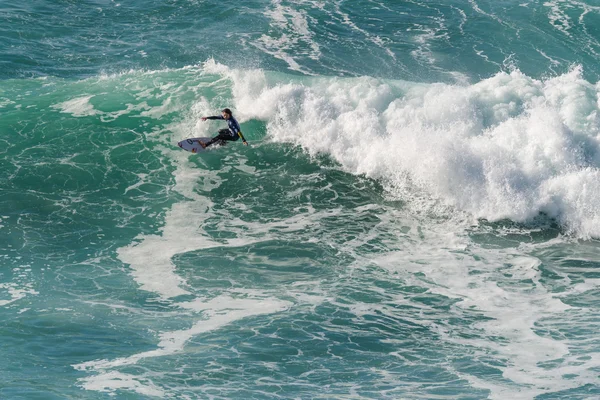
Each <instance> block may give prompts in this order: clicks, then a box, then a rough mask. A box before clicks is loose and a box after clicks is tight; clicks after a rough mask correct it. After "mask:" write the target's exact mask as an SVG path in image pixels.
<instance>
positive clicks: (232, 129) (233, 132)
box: [198, 108, 248, 148]
mask: <svg viewBox="0 0 600 400" xmlns="http://www.w3.org/2000/svg"><path fill="white" fill-rule="evenodd" d="M207 119H224V120H225V121H227V125H228V126H229V128H228V129H219V134H218V135H217V136H215V137H214V138H212V139H211V140H209V141H208V142H206V143H204V142H202V141H200V140H199V141H198V143H200V146H202V148H207V147H208V146H210V145H211V144H213V143H215V142H218V141H221V140H231V141H236V140H238V139H239V138H242V142H243V143H244V144H245V145H246V146H248V142H246V139H245V138H244V135H242V131H241V130H240V124H239V123H238V122H237V120H236V119H235V118H233V115H232V114H231V110H230V109H229V108H225V109H223V111H221V115H217V116H214V117H202V121H206V120H207Z"/></svg>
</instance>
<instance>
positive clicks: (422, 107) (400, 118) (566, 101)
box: [205, 63, 600, 237]
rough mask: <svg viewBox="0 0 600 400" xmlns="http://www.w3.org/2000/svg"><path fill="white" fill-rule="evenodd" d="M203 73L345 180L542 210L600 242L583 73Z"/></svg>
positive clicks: (463, 204)
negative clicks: (427, 77)
mask: <svg viewBox="0 0 600 400" xmlns="http://www.w3.org/2000/svg"><path fill="white" fill-rule="evenodd" d="M205 70H207V71H212V72H213V73H214V72H218V73H221V74H223V75H225V76H227V77H228V78H230V79H231V80H232V82H233V95H234V99H235V105H236V108H237V113H238V115H239V116H241V117H243V118H245V119H249V118H257V119H262V120H265V121H267V126H268V131H269V135H270V137H271V138H272V139H273V140H276V141H286V142H292V143H295V144H299V145H301V146H302V147H304V148H305V149H306V150H307V151H308V152H309V153H310V154H313V155H314V154H318V153H325V154H329V155H330V156H331V157H333V158H334V159H335V160H337V161H338V162H339V163H340V164H341V166H342V167H343V168H344V169H345V170H347V171H349V172H352V173H356V174H364V175H367V176H369V177H372V178H376V179H381V180H382V181H384V182H386V184H389V186H390V187H392V188H396V190H398V192H399V193H400V192H402V193H411V192H412V193H417V192H419V191H423V192H424V193H427V194H428V195H429V196H431V197H432V198H433V199H437V200H440V201H442V203H444V204H445V205H447V206H451V207H454V208H456V209H459V210H463V211H466V212H468V213H470V214H471V215H473V216H475V217H478V218H486V219H490V220H499V219H503V218H510V219H512V220H515V221H519V222H523V221H528V220H531V219H532V218H533V217H535V216H537V215H538V214H539V213H540V212H545V213H548V214H549V215H550V216H551V217H554V218H556V219H557V220H558V221H559V222H560V223H562V224H563V225H564V226H565V227H566V228H567V229H568V230H570V231H571V232H573V233H574V234H575V235H578V236H580V237H590V236H594V237H598V236H600V225H598V224H597V220H598V218H600V201H598V200H597V198H598V197H596V195H597V193H598V190H599V187H598V179H597V176H598V171H599V168H600V109H599V106H598V101H599V100H598V91H599V86H597V85H594V84H592V83H590V82H587V81H586V80H584V79H583V77H582V71H581V70H580V69H579V68H576V69H574V70H572V71H571V72H569V73H567V74H564V75H560V76H557V77H555V78H552V79H547V80H536V79H532V78H530V77H527V76H525V75H524V74H522V73H521V72H519V71H518V70H515V71H513V72H511V73H498V74H496V75H495V76H493V77H491V78H488V79H485V80H483V81H480V82H478V83H475V84H473V85H445V84H430V85H426V84H411V83H408V82H397V81H383V80H377V79H372V78H366V77H365V78H353V79H342V78H312V79H310V80H304V81H298V82H289V81H288V82H273V79H272V77H269V78H267V76H266V75H265V74H264V73H263V72H262V71H258V70H254V71H239V70H229V69H227V68H224V67H222V66H215V65H214V64H213V65H210V63H207V64H206V65H205ZM407 187H410V190H404V189H406V188H407ZM582 187H584V188H585V191H584V192H581V188H582Z"/></svg>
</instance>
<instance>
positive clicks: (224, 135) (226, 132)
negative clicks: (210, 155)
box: [204, 129, 237, 147]
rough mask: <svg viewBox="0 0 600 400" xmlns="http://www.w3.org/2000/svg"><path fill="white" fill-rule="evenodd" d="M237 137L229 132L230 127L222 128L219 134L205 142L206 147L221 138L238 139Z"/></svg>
mask: <svg viewBox="0 0 600 400" xmlns="http://www.w3.org/2000/svg"><path fill="white" fill-rule="evenodd" d="M236 139H237V137H232V136H231V134H230V133H229V129H220V130H219V134H218V135H217V136H215V137H214V138H212V139H210V140H209V141H208V142H206V143H204V147H208V146H210V145H211V144H214V143H216V142H218V141H220V140H236Z"/></svg>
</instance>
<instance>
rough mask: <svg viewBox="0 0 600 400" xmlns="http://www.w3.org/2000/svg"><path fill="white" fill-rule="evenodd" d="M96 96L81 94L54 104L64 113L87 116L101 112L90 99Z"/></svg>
mask: <svg viewBox="0 0 600 400" xmlns="http://www.w3.org/2000/svg"><path fill="white" fill-rule="evenodd" d="M93 97H94V96H93V95H90V96H81V97H76V98H74V99H71V100H67V101H64V102H62V103H58V104H55V105H53V106H52V108H55V109H57V110H60V112H62V113H66V114H71V115H73V116H74V117H87V116H91V115H96V114H99V113H100V112H99V111H98V110H96V109H94V106H93V105H92V104H91V103H90V99H92V98H93Z"/></svg>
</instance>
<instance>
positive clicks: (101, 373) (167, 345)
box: [73, 291, 291, 396]
mask: <svg viewBox="0 0 600 400" xmlns="http://www.w3.org/2000/svg"><path fill="white" fill-rule="evenodd" d="M246 296H247V297H244V298H234V297H231V296H229V295H220V296H218V297H216V298H213V299H210V300H204V299H196V300H194V301H191V302H184V303H179V304H178V305H179V306H180V307H182V308H185V309H188V310H193V311H196V312H202V313H203V314H204V316H205V318H203V319H201V320H199V321H198V322H196V323H195V324H194V325H193V326H192V327H191V328H189V329H182V330H177V331H171V332H163V333H161V334H160V342H159V343H158V346H157V348H156V349H155V350H149V351H145V352H142V353H138V354H134V355H132V356H129V357H122V358H117V359H114V360H96V361H89V362H85V363H81V364H77V365H73V367H74V368H75V369H76V370H79V371H87V372H92V373H94V375H92V376H89V377H86V378H82V379H80V383H81V385H82V386H83V387H84V388H85V389H88V390H97V391H103V392H104V391H106V392H113V391H114V390H116V389H129V390H132V389H133V390H135V391H136V392H138V393H141V394H146V395H152V396H162V395H163V394H164V391H163V390H162V389H161V388H159V387H157V386H155V385H154V384H153V383H152V382H151V381H149V380H148V382H144V383H143V384H142V383H141V382H140V381H144V380H145V379H144V378H143V377H138V376H133V375H128V374H123V373H121V372H119V371H116V370H115V369H118V368H120V367H124V366H128V365H134V364H137V363H138V362H139V361H140V360H143V359H146V358H154V357H165V356H169V355H173V354H176V353H178V352H181V351H183V349H184V347H185V345H186V343H187V342H188V341H189V340H190V339H191V338H192V337H194V336H197V335H200V334H202V333H206V332H210V331H213V330H216V329H220V328H221V327H223V326H225V325H227V324H230V323H232V322H234V321H236V320H239V319H242V318H246V317H249V316H258V315H264V314H272V313H276V312H281V311H283V310H285V309H287V308H289V307H290V305H291V303H290V302H287V301H282V300H278V299H273V298H269V297H265V296H264V295H263V294H262V293H259V292H250V291H247V293H246Z"/></svg>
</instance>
